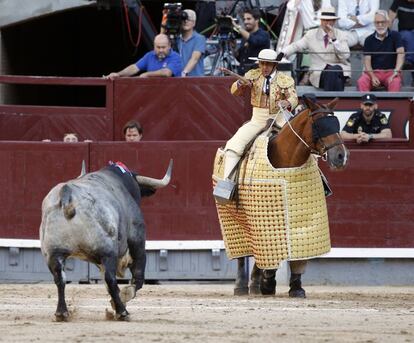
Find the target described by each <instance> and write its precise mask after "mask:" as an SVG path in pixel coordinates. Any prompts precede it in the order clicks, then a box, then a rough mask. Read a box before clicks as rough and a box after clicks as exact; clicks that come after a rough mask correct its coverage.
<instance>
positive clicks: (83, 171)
mask: <svg viewBox="0 0 414 343" xmlns="http://www.w3.org/2000/svg"><path fill="white" fill-rule="evenodd" d="M85 174H86V164H85V160H82V169H81V173H80V175H79V176H78V179H79V178H80V177H82V176H84V175H85Z"/></svg>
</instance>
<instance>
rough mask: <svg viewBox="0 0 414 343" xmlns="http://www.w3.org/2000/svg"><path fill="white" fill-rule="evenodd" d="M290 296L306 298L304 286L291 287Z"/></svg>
mask: <svg viewBox="0 0 414 343" xmlns="http://www.w3.org/2000/svg"><path fill="white" fill-rule="evenodd" d="M289 297H290V298H301V299H305V298H306V292H305V290H304V289H303V288H302V287H300V288H291V289H290V290H289Z"/></svg>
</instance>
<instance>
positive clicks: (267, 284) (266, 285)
mask: <svg viewBox="0 0 414 343" xmlns="http://www.w3.org/2000/svg"><path fill="white" fill-rule="evenodd" d="M260 292H261V293H262V294H263V295H275V294H276V280H275V279H262V282H261V283H260Z"/></svg>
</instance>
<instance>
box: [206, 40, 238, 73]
mask: <svg viewBox="0 0 414 343" xmlns="http://www.w3.org/2000/svg"><path fill="white" fill-rule="evenodd" d="M231 43H232V41H231V39H230V38H229V37H219V41H218V47H217V53H216V56H215V57H214V60H213V62H212V65H211V71H210V75H212V76H223V75H224V74H223V73H222V72H221V71H219V68H226V69H228V70H231V71H233V72H236V71H237V66H238V65H239V64H240V63H239V62H238V61H237V59H236V57H234V54H233V50H232V47H231Z"/></svg>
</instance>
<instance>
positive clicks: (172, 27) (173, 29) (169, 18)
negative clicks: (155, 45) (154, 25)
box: [163, 2, 188, 36]
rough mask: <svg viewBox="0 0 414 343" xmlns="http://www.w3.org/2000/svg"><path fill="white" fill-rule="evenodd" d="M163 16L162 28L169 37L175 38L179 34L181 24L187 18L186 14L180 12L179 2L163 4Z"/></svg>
mask: <svg viewBox="0 0 414 343" xmlns="http://www.w3.org/2000/svg"><path fill="white" fill-rule="evenodd" d="M164 16H165V23H164V24H163V27H164V29H165V33H166V34H167V35H169V36H177V35H178V34H179V33H180V28H181V23H182V22H183V21H185V20H186V19H187V18H188V15H187V13H186V12H184V11H183V10H182V4H181V2H177V3H165V4H164ZM163 21H164V20H163Z"/></svg>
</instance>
